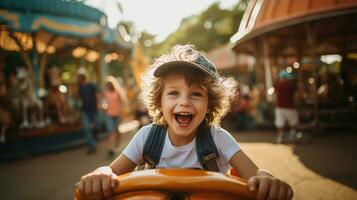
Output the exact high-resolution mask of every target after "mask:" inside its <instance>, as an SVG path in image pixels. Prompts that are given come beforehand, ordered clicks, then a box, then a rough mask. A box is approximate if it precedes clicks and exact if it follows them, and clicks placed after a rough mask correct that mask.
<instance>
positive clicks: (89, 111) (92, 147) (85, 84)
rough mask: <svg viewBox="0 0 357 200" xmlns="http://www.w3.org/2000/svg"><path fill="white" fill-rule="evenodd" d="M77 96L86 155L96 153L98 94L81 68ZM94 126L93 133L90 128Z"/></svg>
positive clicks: (78, 76)
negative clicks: (79, 104) (87, 147)
mask: <svg viewBox="0 0 357 200" xmlns="http://www.w3.org/2000/svg"><path fill="white" fill-rule="evenodd" d="M77 78H78V83H79V88H78V95H79V98H80V100H81V104H82V105H81V110H82V123H83V130H84V134H85V138H86V141H87V144H88V145H89V149H88V151H87V154H92V153H95V152H96V150H97V149H96V145H97V142H96V139H97V136H96V134H97V131H99V118H98V108H97V106H98V99H99V92H98V88H97V86H96V85H95V84H94V83H92V82H89V81H88V80H87V79H88V74H87V71H85V70H84V69H83V68H81V69H79V70H78V75H77ZM92 125H94V131H93V129H92V128H91V127H92Z"/></svg>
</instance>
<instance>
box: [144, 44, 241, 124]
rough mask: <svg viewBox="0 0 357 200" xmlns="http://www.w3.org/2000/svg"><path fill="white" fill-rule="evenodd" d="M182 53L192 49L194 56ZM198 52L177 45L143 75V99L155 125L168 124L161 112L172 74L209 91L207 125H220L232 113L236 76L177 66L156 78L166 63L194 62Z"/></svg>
mask: <svg viewBox="0 0 357 200" xmlns="http://www.w3.org/2000/svg"><path fill="white" fill-rule="evenodd" d="M182 50H185V51H186V52H187V50H189V52H190V54H191V53H193V54H192V55H191V57H190V56H185V55H184V56H182V54H180V51H182ZM197 53H198V51H196V50H195V49H194V47H193V46H192V45H176V46H174V47H173V48H172V49H171V53H170V54H166V55H162V56H160V57H159V58H158V59H156V60H155V61H154V63H153V64H152V65H150V66H149V67H148V69H147V70H146V72H145V73H144V74H143V75H142V82H141V83H142V85H141V94H140V98H141V100H142V102H143V103H144V105H145V106H146V108H147V109H148V112H149V115H150V117H151V118H152V120H153V123H155V124H159V125H166V121H165V119H164V117H163V113H162V111H161V95H162V91H163V89H164V86H165V85H164V81H165V78H166V77H168V76H170V75H182V76H183V77H184V79H185V81H186V83H187V84H188V85H192V84H197V85H200V86H201V87H203V88H205V89H206V90H207V93H208V109H209V112H208V113H207V114H206V117H205V123H206V125H220V123H221V119H222V118H223V117H224V116H225V115H226V114H227V112H228V111H229V108H230V105H231V102H232V101H233V100H234V98H235V97H236V95H237V94H236V91H237V82H236V81H235V80H234V79H233V78H232V77H230V78H225V77H220V76H219V75H218V73H217V74H216V75H217V76H214V77H212V76H211V75H209V74H208V73H205V72H203V71H201V70H197V69H195V68H193V67H190V68H185V67H176V68H172V69H170V70H167V71H166V72H164V73H162V74H161V75H160V76H158V77H155V76H154V72H155V70H156V69H157V68H158V67H159V66H161V65H162V64H165V63H167V62H171V61H181V60H184V59H186V60H185V61H191V60H192V57H193V58H194V57H196V54H197ZM178 55H179V56H178Z"/></svg>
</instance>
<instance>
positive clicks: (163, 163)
mask: <svg viewBox="0 0 357 200" xmlns="http://www.w3.org/2000/svg"><path fill="white" fill-rule="evenodd" d="M151 126H152V124H149V125H146V126H144V127H142V128H141V129H140V130H139V131H138V132H137V133H136V134H135V136H134V137H133V138H132V140H131V141H130V143H129V144H128V146H127V147H126V148H125V149H124V151H123V154H124V155H125V156H126V157H127V158H129V159H130V160H131V161H133V162H134V163H136V164H138V163H139V162H140V161H141V160H142V154H143V149H144V145H145V142H146V139H147V138H148V135H149V132H150V129H151ZM211 134H212V137H213V140H214V143H215V144H216V147H217V150H218V153H219V156H218V157H217V165H218V168H219V170H220V172H223V173H225V172H227V170H228V169H229V168H230V164H229V160H230V159H231V157H232V156H233V154H234V153H236V152H237V151H239V150H240V147H239V145H238V143H237V142H236V141H235V139H234V138H233V137H232V135H231V134H229V133H228V132H227V131H226V130H224V129H223V128H221V127H217V126H212V128H211ZM156 167H157V168H199V169H203V167H202V165H201V163H200V162H199V161H198V158H197V153H196V138H194V139H193V140H192V141H191V142H190V143H189V144H186V145H184V146H179V147H176V146H174V145H172V143H171V141H170V138H169V137H168V136H166V138H165V143H164V147H163V150H162V154H161V158H160V161H159V163H158V164H157V165H156Z"/></svg>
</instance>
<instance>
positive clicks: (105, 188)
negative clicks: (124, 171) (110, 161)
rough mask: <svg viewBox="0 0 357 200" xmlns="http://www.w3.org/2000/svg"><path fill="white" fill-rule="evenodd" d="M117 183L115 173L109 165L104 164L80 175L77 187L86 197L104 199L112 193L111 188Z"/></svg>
mask: <svg viewBox="0 0 357 200" xmlns="http://www.w3.org/2000/svg"><path fill="white" fill-rule="evenodd" d="M118 184H119V181H118V179H117V175H116V174H115V173H114V172H113V171H112V169H111V168H110V167H109V166H104V167H99V168H98V169H96V170H94V171H93V172H91V173H89V174H86V175H84V176H82V178H81V181H80V182H79V186H78V189H79V191H80V193H81V194H82V195H83V196H84V197H85V198H86V199H104V198H107V197H110V196H111V195H112V189H113V188H115V187H116V186H117V185H118Z"/></svg>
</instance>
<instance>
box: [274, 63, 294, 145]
mask: <svg viewBox="0 0 357 200" xmlns="http://www.w3.org/2000/svg"><path fill="white" fill-rule="evenodd" d="M292 78H293V76H292V74H290V73H288V72H287V71H286V70H281V71H280V72H279V79H278V81H277V82H276V83H275V84H274V89H275V92H276V101H275V126H276V128H277V138H276V142H277V143H282V142H283V140H284V128H285V126H286V125H287V126H288V129H289V140H291V141H293V140H294V138H295V132H296V130H295V126H296V125H297V124H298V122H299V116H298V112H297V110H296V109H295V107H294V98H295V95H296V86H295V85H294V83H293V82H292Z"/></svg>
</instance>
